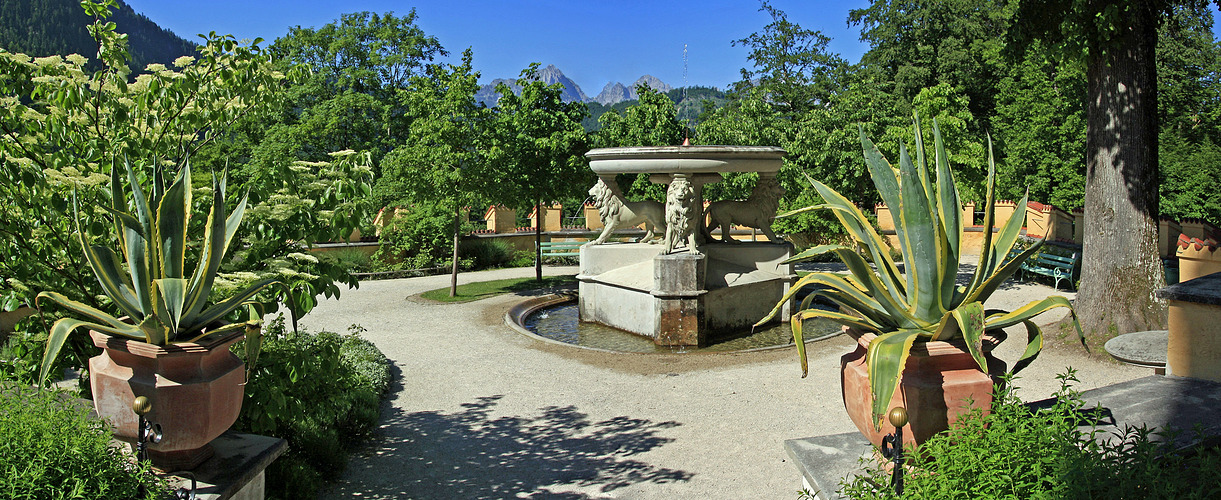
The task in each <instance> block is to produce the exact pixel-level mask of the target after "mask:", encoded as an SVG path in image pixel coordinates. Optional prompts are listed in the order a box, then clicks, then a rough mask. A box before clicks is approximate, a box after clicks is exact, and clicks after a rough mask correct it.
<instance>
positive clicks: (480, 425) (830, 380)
mask: <svg viewBox="0 0 1221 500" xmlns="http://www.w3.org/2000/svg"><path fill="white" fill-rule="evenodd" d="M829 266H831V265H827V264H816V265H812V266H809V267H808V268H830V267H829ZM970 270H971V269H970V268H969V267H964V269H963V271H964V272H968V271H970ZM533 272H534V270H533V269H532V268H531V269H503V270H495V271H486V272H478V273H464V274H462V275H461V276H460V277H459V280H460V281H461V282H463V283H466V282H475V281H485V280H492V279H501V278H510V277H521V276H532V275H533ZM546 273H547V274H548V275H559V274H575V273H576V268H575V267H551V268H547V269H546ZM448 284H449V276H431V277H424V278H410V279H399V280H387V281H371V282H366V283H363V284H361V286H360V289H358V290H349V291H345V292H343V295H342V299H340V300H327V301H324V302H322V303H321V304H319V306H318V307H317V308H316V309H315V310H314V311H313V312H312V313H310V314H309V315H308V316H306V317H305V318H303V319H302V324H303V325H304V326H305V327H307V328H310V329H312V330H320V329H327V330H332V331H338V332H343V331H346V329H347V327H348V326H349V325H351V324H353V323H357V324H360V325H361V326H363V327H364V328H366V329H367V330H368V331H367V332H366V333H365V337H366V338H368V339H370V340H371V341H373V342H374V343H375V344H377V346H378V347H379V348H380V349H381V350H382V351H383V352H384V353H385V354H386V356H387V357H389V358H390V360H391V361H392V362H393V363H394V366H393V371H394V373H395V375H396V376H395V382H394V384H393V386H392V388H391V394H390V396H389V400H388V401H387V403H386V404H385V405H384V406H383V412H382V421H381V424H380V428H379V429H378V432H377V436H376V437H375V440H374V442H373V443H372V444H370V445H369V446H368V447H367V448H365V449H364V450H362V451H361V452H359V453H358V454H357V455H356V456H355V457H354V458H353V460H352V462H351V463H350V464H349V466H348V469H347V470H346V472H345V473H344V476H343V479H342V480H341V482H340V483H339V484H338V485H336V487H335V488H333V490H332V491H331V492H329V493H328V494H326V495H324V498H352V497H358V498H437V499H452V498H560V499H568V498H571V499H586V498H632V499H650V498H659V499H660V498H664V499H674V498H711V499H765V498H777V499H794V498H796V497H797V490H798V489H799V488H800V484H801V480H800V477H799V475H798V474H797V471H796V469H795V468H794V467H793V465H792V464H791V463H788V457H787V456H786V455H785V453H784V450H783V448H782V442H783V441H784V440H786V439H792V438H800V437H808V436H816V435H824V434H835V433H841V432H849V431H853V430H854V429H855V427H854V426H853V425H852V423H851V421H850V420H849V419H848V416H847V414H846V413H845V412H844V409H843V403H842V400H841V396H840V389H839V358H840V356H841V355H843V354H845V353H847V352H849V351H850V350H851V347H852V344H853V342H852V341H851V339H849V338H847V337H844V336H839V337H834V338H831V339H828V340H824V341H820V342H817V343H813V344H810V345H809V358H810V374H809V376H808V377H807V378H804V379H803V378H801V373H800V367H799V365H798V363H797V356H796V350H795V349H794V348H792V347H789V348H782V349H776V350H770V351H763V352H751V353H736V354H735V353H730V354H687V355H657V354H614V353H602V352H591V351H587V350H583V349H579V348H576V347H568V346H557V345H553V344H550V343H546V342H542V341H539V340H536V339H533V338H530V337H526V336H523V335H521V334H518V333H516V332H515V331H514V330H513V329H511V328H509V327H508V326H506V325H505V324H504V315H505V312H506V311H508V309H509V308H510V307H512V306H513V305H515V304H517V303H519V302H521V301H522V300H524V298H525V297H524V296H522V295H504V296H499V297H494V298H490V299H484V300H479V301H475V302H469V303H464V304H436V303H430V302H427V301H424V300H422V299H419V298H418V297H415V296H416V295H418V294H419V293H420V292H423V291H426V290H430V289H434V288H440V287H443V286H448ZM1056 293H1059V294H1063V295H1067V296H1069V297H1070V298H1071V297H1072V293H1066V292H1063V291H1056V290H1053V289H1052V288H1050V287H1048V286H1044V285H1038V284H1025V283H1023V284H1017V283H1012V282H1011V283H1008V284H1006V285H1004V286H1003V287H1002V289H1001V290H999V291H998V292H997V293H996V294H995V295H994V296H993V299H992V300H991V301H990V302H989V303H988V304H987V307H989V308H1004V309H1012V308H1015V307H1017V306H1020V305H1022V304H1025V303H1027V302H1030V301H1032V300H1038V299H1041V298H1043V297H1046V296H1048V295H1050V294H1056ZM1061 317H1063V313H1058V312H1056V313H1051V314H1046V315H1044V316H1042V317H1040V318H1039V323H1041V324H1046V323H1051V322H1054V321H1056V320H1058V319H1060V318H1061ZM1015 334H1017V335H1023V336H1024V335H1025V334H1024V330H1023V332H1015ZM1008 344H1012V345H1011V347H1012V350H1014V351H1017V350H1018V349H1020V347H1019V346H1017V345H1016V344H1017V343H1016V342H1010V343H1008ZM1005 355H1009V356H1013V355H1014V353H1008V352H1006V353H1003V354H1002V357H1003V356H1005ZM1011 359H1012V358H1011ZM1068 366H1071V367H1074V368H1076V369H1077V370H1078V377H1079V378H1080V379H1081V382H1080V384H1078V385H1077V387H1078V388H1079V389H1081V390H1085V389H1091V388H1094V387H1099V386H1103V385H1107V384H1112V383H1115V382H1120V381H1124V380H1129V379H1133V378H1137V377H1142V376H1145V375H1149V374H1150V370H1148V369H1140V368H1136V367H1131V366H1125V365H1119V364H1117V363H1114V362H1113V361H1111V360H1110V359H1109V357H1107V356H1106V355H1105V354H1104V353H1095V354H1093V355H1089V354H1086V353H1085V352H1084V351H1082V350H1081V349H1080V348H1072V347H1058V348H1052V349H1047V350H1045V351H1044V353H1043V354H1042V355H1041V356H1040V357H1039V359H1038V360H1036V361H1035V362H1034V363H1033V364H1032V365H1031V366H1030V367H1029V368H1027V369H1026V370H1025V371H1024V372H1022V374H1021V379H1020V380H1019V381H1018V385H1019V387H1021V390H1020V394H1021V395H1022V396H1023V397H1024V398H1026V399H1027V400H1035V399H1040V398H1044V397H1047V396H1049V395H1050V394H1051V393H1052V392H1053V391H1054V390H1055V389H1056V388H1057V387H1058V385H1057V382H1056V380H1055V378H1054V377H1055V375H1056V374H1057V373H1060V372H1062V371H1063V370H1064V369H1065V367H1068Z"/></svg>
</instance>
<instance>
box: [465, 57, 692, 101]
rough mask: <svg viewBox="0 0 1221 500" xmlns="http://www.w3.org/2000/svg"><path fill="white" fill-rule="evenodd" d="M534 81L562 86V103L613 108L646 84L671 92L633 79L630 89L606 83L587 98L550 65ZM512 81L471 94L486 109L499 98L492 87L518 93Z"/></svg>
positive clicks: (653, 80) (655, 82)
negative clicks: (595, 94) (506, 86)
mask: <svg viewBox="0 0 1221 500" xmlns="http://www.w3.org/2000/svg"><path fill="white" fill-rule="evenodd" d="M538 78H539V80H542V82H543V83H545V84H547V85H551V84H554V83H558V84H560V85H562V86H563V87H564V93H563V96H562V97H563V99H564V102H585V103H590V102H596V103H598V104H601V105H603V106H613V105H615V104H618V103H621V102H624V101H634V100H636V97H637V96H636V86H637V85H640V84H642V83H643V84H648V86H649V87H650V88H652V89H653V90H656V91H658V92H661V93H663V94H664V93H666V92H669V91H671V90H673V87H671V86H669V85H667V84H666V83H665V82H663V81H661V79H659V78H657V77H655V76H653V75H644V76H642V77H640V78H638V79H636V81H635V82H632V84H631V85H630V86H627V85H624V84H622V83H619V82H608V83H607V84H606V86H605V87H602V92H599V93H598V95H597V96H596V97H592V98H591V97H589V96H588V95H586V94H585V92H584V91H582V90H581V86H580V85H577V82H574V81H572V79H571V78H568V77H567V76H565V75H564V72H563V71H560V69H559V68H557V67H555V65H554V64H549V65H547V67H546V68H543V69H541V70H539V72H538ZM516 81H517V80H516V79H512V80H510V79H505V78H497V79H495V80H492V83H489V84H487V85H484V86H482V87H480V88H479V91H478V92H476V93H475V100H476V101H479V102H481V103H484V104H486V105H488V106H494V105H495V104H496V99H498V98H499V97H500V95H499V94H497V93H496V86H497V85H498V84H501V83H505V84H508V85H509V88H512V89H513V92H521V86H519V85H517V84H516Z"/></svg>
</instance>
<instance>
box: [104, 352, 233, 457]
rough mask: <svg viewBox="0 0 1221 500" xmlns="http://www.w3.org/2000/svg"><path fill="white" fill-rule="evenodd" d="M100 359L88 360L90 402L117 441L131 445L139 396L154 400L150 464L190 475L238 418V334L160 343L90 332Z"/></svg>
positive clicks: (134, 433)
mask: <svg viewBox="0 0 1221 500" xmlns="http://www.w3.org/2000/svg"><path fill="white" fill-rule="evenodd" d="M89 335H90V337H92V338H93V344H94V345H96V346H98V347H101V348H102V349H103V352H102V354H100V355H98V356H95V357H93V358H90V360H89V373H90V377H89V385H90V388H92V390H93V404H94V407H95V408H96V409H97V413H98V415H99V416H101V417H102V418H105V419H106V420H108V421H110V423H111V425H113V426H114V433H115V437H117V438H119V439H122V440H124V441H127V442H129V443H134V442H135V440H136V433H137V429H136V428H137V420H138V419H137V416H136V414H135V412H133V411H132V409H131V404H132V401H133V400H135V398H136V397H137V396H145V397H147V398H148V399H149V401H150V402H151V403H152V411H150V412H149V413H148V414H147V415H145V418H147V419H148V421H150V422H152V423H155V424H158V425H160V426H161V431H162V433H163V434H164V435H163V437H162V439H161V442H160V443H149V445H148V450H149V458H150V459H151V460H152V462H153V465H154V466H156V467H158V468H160V469H162V470H165V471H175V470H189V469H192V468H194V467H195V466H197V465H199V464H201V463H203V461H205V460H207V459H208V458H210V457H211V456H212V447H211V445H210V444H209V443H210V442H211V441H212V440H213V439H216V438H217V437H219V436H220V435H221V434H223V433H224V432H225V431H226V430H228V429H229V427H230V426H232V425H233V422H235V421H236V420H237V416H238V412H239V411H241V408H242V393H243V389H244V383H245V372H244V365H243V363H242V360H241V359H239V358H238V357H237V356H236V355H234V354H233V353H232V352H230V350H229V346H231V345H233V344H234V343H235V342H237V341H239V340H242V339H243V338H244V337H245V334H244V333H243V332H242V331H241V330H236V331H233V332H231V333H226V334H224V335H222V336H220V337H219V338H215V339H207V340H204V341H201V342H199V343H178V344H169V345H166V346H158V345H154V344H148V343H144V342H139V341H134V340H126V339H123V338H121V337H112V336H109V335H106V334H104V333H99V332H96V331H90V332H89Z"/></svg>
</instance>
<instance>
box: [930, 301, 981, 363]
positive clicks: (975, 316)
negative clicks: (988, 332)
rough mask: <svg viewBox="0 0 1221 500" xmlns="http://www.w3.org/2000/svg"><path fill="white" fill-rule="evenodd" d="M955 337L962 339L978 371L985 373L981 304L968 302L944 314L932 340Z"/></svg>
mask: <svg viewBox="0 0 1221 500" xmlns="http://www.w3.org/2000/svg"><path fill="white" fill-rule="evenodd" d="M957 337H962V339H963V340H964V341H965V342H966V344H967V351H968V352H970V353H971V357H972V358H974V359H975V363H976V364H978V365H979V369H980V370H982V371H985V372H987V371H988V361H987V360H986V359H984V352H983V337H984V305H983V304H982V303H979V302H970V303H967V304H963V305H962V306H959V307H958V308H957V309H954V310H952V311H949V312H947V313H945V317H943V318H942V319H941V324H940V325H938V327H937V331H936V332H934V333H933V338H932V340H951V339H954V338H957Z"/></svg>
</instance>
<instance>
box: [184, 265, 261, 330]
mask: <svg viewBox="0 0 1221 500" xmlns="http://www.w3.org/2000/svg"><path fill="white" fill-rule="evenodd" d="M271 285H279V286H284V283H283V282H281V281H280V280H278V279H275V278H268V279H264V280H260V281H258V282H256V283H254V284H253V285H250V287H249V288H247V289H245V290H243V291H242V292H240V293H238V294H237V295H234V296H232V297H230V298H229V299H227V300H225V301H223V302H220V303H218V304H214V305H213V306H212V307H209V308H207V309H205V310H204V312H202V313H200V314H199V315H198V316H196V317H195V318H193V319H194V321H193V322H192V323H191V324H188V325H183V327H182V331H184V332H191V331H195V330H196V329H199V328H203V327H205V326H208V324H209V323H212V322H213V321H216V320H218V319H221V318H223V317H225V315H227V314H229V313H231V312H233V311H234V310H236V309H237V308H238V307H241V305H242V304H243V303H245V302H246V301H248V300H250V298H251V297H253V296H254V295H255V294H256V293H259V292H260V291H262V290H263V289H264V288H267V287H268V286H271Z"/></svg>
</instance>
